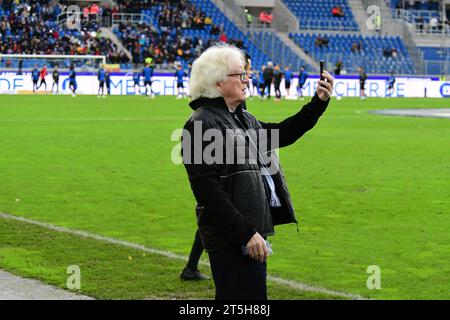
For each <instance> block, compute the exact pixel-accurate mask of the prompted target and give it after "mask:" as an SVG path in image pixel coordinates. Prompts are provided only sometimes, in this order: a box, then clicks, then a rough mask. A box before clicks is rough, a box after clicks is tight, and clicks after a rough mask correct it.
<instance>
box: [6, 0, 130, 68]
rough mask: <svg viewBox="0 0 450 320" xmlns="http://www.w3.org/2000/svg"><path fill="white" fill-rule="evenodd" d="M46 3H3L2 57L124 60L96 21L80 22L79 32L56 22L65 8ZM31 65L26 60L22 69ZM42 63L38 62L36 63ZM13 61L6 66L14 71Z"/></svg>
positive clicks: (14, 62)
mask: <svg viewBox="0 0 450 320" xmlns="http://www.w3.org/2000/svg"><path fill="white" fill-rule="evenodd" d="M49 3H50V1H13V2H12V1H5V2H3V3H2V9H1V10H2V14H1V18H0V39H1V43H0V49H1V53H4V54H52V55H87V54H91V55H105V56H107V58H108V61H109V62H112V63H120V62H122V61H126V60H127V58H126V56H125V55H124V53H123V52H120V51H119V50H118V49H117V47H116V46H115V45H114V44H113V43H112V42H111V40H109V39H107V38H105V37H103V36H102V35H101V32H100V31H99V29H100V25H99V21H97V20H95V21H94V20H90V19H82V20H81V30H78V29H69V28H68V27H67V26H66V24H65V23H58V16H59V15H60V13H61V12H63V11H64V10H65V6H64V5H61V4H56V5H54V6H52V7H50V5H49ZM34 63H35V61H33V60H26V61H25V65H24V66H23V67H24V68H31V67H32V65H33V64H34ZM40 63H42V60H40ZM16 64H17V61H12V62H11V65H9V67H13V68H16V67H17V65H16Z"/></svg>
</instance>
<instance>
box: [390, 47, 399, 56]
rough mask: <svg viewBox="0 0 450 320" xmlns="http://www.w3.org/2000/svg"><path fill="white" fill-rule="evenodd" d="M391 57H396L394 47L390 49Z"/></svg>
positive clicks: (396, 52)
mask: <svg viewBox="0 0 450 320" xmlns="http://www.w3.org/2000/svg"><path fill="white" fill-rule="evenodd" d="M391 57H392V58H397V57H398V51H397V49H395V48H392V49H391Z"/></svg>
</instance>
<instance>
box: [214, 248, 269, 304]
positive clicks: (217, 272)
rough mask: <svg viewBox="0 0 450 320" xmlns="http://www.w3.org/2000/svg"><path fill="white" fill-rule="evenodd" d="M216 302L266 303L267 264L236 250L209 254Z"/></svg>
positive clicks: (221, 249) (231, 249)
mask: <svg viewBox="0 0 450 320" xmlns="http://www.w3.org/2000/svg"><path fill="white" fill-rule="evenodd" d="M209 261H210V264H211V271H212V275H213V279H214V284H215V286H216V300H267V286H266V275H267V272H266V270H267V264H266V262H264V263H260V262H258V261H256V260H254V259H252V258H250V257H249V256H246V255H244V254H243V253H242V249H241V247H240V246H227V247H223V248H220V249H218V250H216V251H213V252H209Z"/></svg>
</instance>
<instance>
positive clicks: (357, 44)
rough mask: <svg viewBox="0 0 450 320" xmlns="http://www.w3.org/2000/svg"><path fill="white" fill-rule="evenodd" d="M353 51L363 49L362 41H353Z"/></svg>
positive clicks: (357, 51)
mask: <svg viewBox="0 0 450 320" xmlns="http://www.w3.org/2000/svg"><path fill="white" fill-rule="evenodd" d="M350 50H351V51H352V52H353V53H359V52H360V51H361V50H362V42H361V41H360V42H356V41H355V42H353V44H352V47H351V49H350Z"/></svg>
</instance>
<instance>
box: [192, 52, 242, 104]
mask: <svg viewBox="0 0 450 320" xmlns="http://www.w3.org/2000/svg"><path fill="white" fill-rule="evenodd" d="M235 63H239V64H241V66H242V67H244V65H245V58H244V53H243V52H242V51H241V50H240V49H238V48H236V47H233V46H230V45H228V44H226V43H219V44H215V45H214V46H212V47H210V48H208V49H207V50H206V51H204V52H203V53H202V54H201V55H200V57H198V58H197V59H196V60H195V61H194V63H193V64H192V71H191V77H190V81H189V92H190V95H191V97H192V100H195V99H198V98H200V97H205V98H217V97H220V96H221V94H220V92H219V91H218V90H217V83H219V82H222V81H225V79H226V77H227V74H228V73H229V72H230V68H231V67H232V66H233V65H234V64H235Z"/></svg>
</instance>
